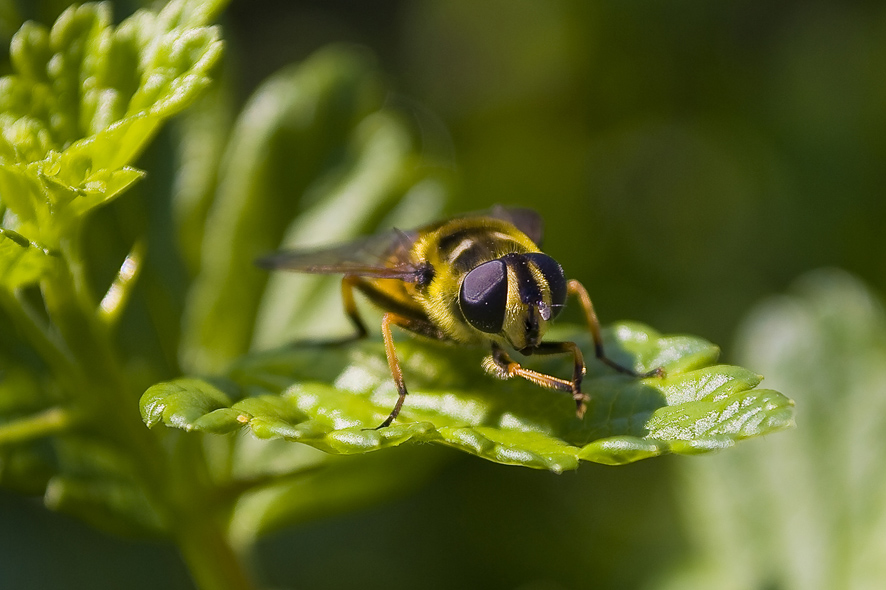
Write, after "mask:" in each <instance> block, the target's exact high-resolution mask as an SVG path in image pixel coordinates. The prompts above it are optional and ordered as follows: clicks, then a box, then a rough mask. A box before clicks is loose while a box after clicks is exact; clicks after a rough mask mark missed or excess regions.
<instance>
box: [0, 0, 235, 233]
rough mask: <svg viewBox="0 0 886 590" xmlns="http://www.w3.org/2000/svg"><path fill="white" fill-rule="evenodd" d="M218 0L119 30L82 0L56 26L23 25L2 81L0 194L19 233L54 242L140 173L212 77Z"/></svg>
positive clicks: (133, 20)
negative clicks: (168, 127)
mask: <svg viewBox="0 0 886 590" xmlns="http://www.w3.org/2000/svg"><path fill="white" fill-rule="evenodd" d="M220 4H221V3H219V2H216V3H214V5H203V4H202V3H199V2H185V1H183V0H174V1H173V2H170V3H169V4H168V5H167V6H166V8H164V10H163V11H161V12H160V13H159V14H157V13H152V12H149V11H144V10H142V11H138V12H136V13H135V14H134V15H132V16H131V17H129V18H127V19H126V20H125V21H123V22H122V23H121V24H120V25H119V26H118V27H114V26H112V24H111V22H112V19H111V12H110V4H106V3H99V4H84V5H82V6H72V7H69V8H68V9H67V10H65V11H64V13H62V15H61V16H59V18H58V20H57V21H56V23H55V24H54V25H53V27H52V28H51V29H49V30H47V29H46V28H44V27H42V26H40V25H37V24H35V23H26V24H25V25H24V26H22V28H21V29H20V30H19V31H18V32H17V33H16V35H15V36H14V38H13V40H12V47H11V59H12V63H13V68H14V70H15V72H16V73H15V74H14V75H12V76H6V77H4V78H2V79H0V130H2V139H0V200H2V202H3V204H4V205H5V206H6V207H8V209H9V210H10V211H11V212H13V213H14V214H15V215H16V216H17V219H16V222H17V225H16V227H14V228H13V229H16V230H18V231H20V232H23V233H25V234H27V235H30V236H32V237H33V238H34V239H37V240H39V241H41V242H43V243H47V244H49V245H51V246H53V245H55V244H56V243H57V242H58V240H59V238H60V235H61V234H62V233H65V232H67V231H68V230H67V229H66V228H67V227H68V224H69V223H70V222H71V221H73V220H76V219H79V218H81V217H82V216H83V215H85V214H86V213H87V212H88V211H90V210H91V209H93V208H95V207H96V206H99V205H101V204H104V203H107V202H108V201H110V200H111V199H113V198H114V197H116V196H117V195H119V194H120V193H121V192H123V191H124V190H125V189H127V188H128V187H129V186H130V185H131V184H132V183H133V182H135V181H136V180H138V179H140V178H141V177H142V173H141V172H140V171H138V170H136V169H134V168H131V164H132V163H133V162H134V161H135V159H136V158H137V157H138V155H139V154H140V153H141V152H142V151H143V150H144V148H145V146H146V145H147V143H148V142H149V141H150V139H151V138H152V137H153V135H154V134H155V133H156V131H157V129H158V128H159V126H160V125H161V124H162V123H163V122H164V120H166V119H167V118H169V117H171V116H172V115H174V114H176V113H177V112H179V111H181V110H182V109H183V108H184V107H186V106H187V105H188V104H190V103H191V102H192V101H193V100H194V99H195V98H196V96H197V95H198V94H199V93H200V92H201V91H202V90H203V89H204V88H205V87H206V86H207V85H208V84H209V82H210V80H211V78H210V75H211V71H212V69H213V67H214V65H215V63H216V62H217V61H218V59H219V56H220V54H221V47H222V45H221V41H220V40H219V38H218V30H217V29H216V28H214V27H206V26H203V25H205V24H206V23H205V21H202V20H201V19H203V18H207V17H208V16H209V15H210V14H212V13H213V12H214V11H215V10H216V9H217V8H218V7H219V6H220Z"/></svg>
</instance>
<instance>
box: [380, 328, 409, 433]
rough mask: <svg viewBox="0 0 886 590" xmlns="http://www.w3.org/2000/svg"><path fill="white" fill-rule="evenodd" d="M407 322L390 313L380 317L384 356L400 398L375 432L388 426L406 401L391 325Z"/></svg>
mask: <svg viewBox="0 0 886 590" xmlns="http://www.w3.org/2000/svg"><path fill="white" fill-rule="evenodd" d="M407 322H408V320H407V319H406V318H403V317H401V316H398V315H397V314H394V313H390V312H388V313H386V314H385V315H384V316H382V320H381V333H382V336H383V337H384V340H385V356H387V357H388V367H389V368H390V369H391V375H392V376H393V377H394V384H395V385H396V386H397V393H398V394H400V397H398V398H397V404H396V405H395V406H394V409H393V410H391V413H390V414H388V417H387V418H385V421H384V422H382V423H381V424H379V425H378V426H376V427H375V430H379V429H380V428H387V427H388V426H390V425H391V422H393V421H394V420H395V419H396V418H397V416H398V415H399V414H400V408H402V407H403V402H404V401H405V400H406V394H407V391H406V382H405V381H403V371H401V370H400V361H399V360H398V359H397V351H396V350H395V349H394V338H393V336H392V335H391V324H395V325H402V324H404V323H407Z"/></svg>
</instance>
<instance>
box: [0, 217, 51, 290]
mask: <svg viewBox="0 0 886 590" xmlns="http://www.w3.org/2000/svg"><path fill="white" fill-rule="evenodd" d="M56 263H57V260H56V259H55V258H54V257H53V256H52V255H51V254H50V253H49V252H48V251H47V250H46V249H45V248H42V247H40V246H39V245H38V244H35V243H33V242H30V241H28V239H27V238H25V237H24V236H22V235H20V234H18V233H16V232H14V231H12V230H9V229H3V228H2V227H0V286H2V287H3V288H5V289H8V290H10V291H12V290H15V289H18V288H20V287H24V286H26V285H32V284H34V283H36V282H38V281H39V280H40V278H41V277H42V276H43V275H45V274H46V273H48V272H50V271H51V270H52V267H53V265H54V264H56Z"/></svg>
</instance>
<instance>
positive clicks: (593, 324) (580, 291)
mask: <svg viewBox="0 0 886 590" xmlns="http://www.w3.org/2000/svg"><path fill="white" fill-rule="evenodd" d="M566 292H567V294H569V295H575V296H576V297H577V298H578V301H579V303H581V307H582V309H583V310H584V312H585V319H586V320H587V322H588V329H590V331H591V336H592V337H593V339H594V353H595V355H596V356H597V359H598V360H600V361H601V362H603V363H605V364H606V365H608V366H610V367H612V368H613V369H615V370H616V371H618V372H619V373H625V374H627V375H631V376H633V377H653V376H656V377H664V374H665V372H664V369H662V368H661V367H659V368H657V369H654V370H652V371H649V372H648V373H638V372H637V371H635V370H633V369H631V368H628V367H624V366H622V365H620V364H618V363H617V362H615V361H614V360H612V359H610V358H609V357H608V356H606V352H605V351H604V350H603V336H602V334H601V333H600V321H599V320H598V319H597V313H596V312H595V311H594V304H593V303H591V297H590V296H589V295H588V291H587V289H585V288H584V285H582V284H581V283H579V282H578V281H576V280H575V279H572V280H570V281H569V282H568V283H567V284H566Z"/></svg>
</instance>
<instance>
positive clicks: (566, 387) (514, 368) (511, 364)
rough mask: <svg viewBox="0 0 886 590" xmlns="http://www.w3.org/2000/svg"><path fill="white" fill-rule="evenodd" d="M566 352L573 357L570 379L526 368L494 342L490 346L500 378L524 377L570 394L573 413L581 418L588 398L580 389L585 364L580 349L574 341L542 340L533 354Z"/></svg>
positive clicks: (547, 387)
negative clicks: (573, 408)
mask: <svg viewBox="0 0 886 590" xmlns="http://www.w3.org/2000/svg"><path fill="white" fill-rule="evenodd" d="M566 352H571V353H572V354H573V356H574V358H575V368H574V371H573V375H572V381H567V380H566V379H560V378H559V377H554V376H552V375H548V374H546V373H540V372H538V371H533V370H532V369H527V368H525V367H523V366H522V365H520V363H518V362H516V361H514V360H513V359H511V357H510V356H508V354H507V353H506V352H505V351H504V350H502V349H501V348H499V347H498V346H497V345H494V344H493V346H492V362H493V363H494V367H493V369H495V373H496V376H497V377H499V378H501V379H510V378H511V377H520V378H522V379H526V380H527V381H529V382H530V383H534V384H536V385H538V386H539V387H544V388H546V389H553V390H555V391H563V392H565V393H569V394H571V395H572V399H573V400H574V401H575V414H576V415H577V416H578V417H579V418H581V417H582V416H584V414H585V410H586V409H587V403H588V400H589V399H590V398H589V397H588V396H587V395H585V394H584V393H582V391H581V380H582V377H584V373H585V364H584V359H583V358H582V355H581V350H580V349H579V348H578V346H576V344H575V343H574V342H544V343H542V345H541V346H539V348H538V349H536V351H535V354H557V353H566Z"/></svg>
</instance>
